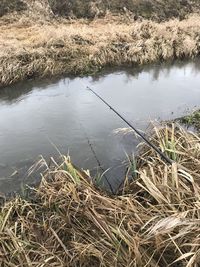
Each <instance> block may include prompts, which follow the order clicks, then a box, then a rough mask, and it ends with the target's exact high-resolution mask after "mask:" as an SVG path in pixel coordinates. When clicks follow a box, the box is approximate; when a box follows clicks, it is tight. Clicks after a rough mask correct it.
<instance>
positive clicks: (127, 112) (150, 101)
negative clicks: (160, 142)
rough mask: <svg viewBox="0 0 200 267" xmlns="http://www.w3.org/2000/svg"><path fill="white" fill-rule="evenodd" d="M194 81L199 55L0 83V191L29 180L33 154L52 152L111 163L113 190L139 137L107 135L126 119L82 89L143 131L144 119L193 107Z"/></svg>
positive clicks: (196, 101)
mask: <svg viewBox="0 0 200 267" xmlns="http://www.w3.org/2000/svg"><path fill="white" fill-rule="evenodd" d="M199 85H200V60H196V61H194V62H185V63H184V62H179V63H174V64H173V65H171V66H170V65H167V64H165V65H154V66H151V67H146V68H143V69H128V70H115V71H112V72H105V73H103V74H101V75H99V76H96V77H88V78H62V79H60V80H51V81H49V80H43V81H38V82H36V81H31V82H24V83H21V84H17V85H15V86H11V87H8V88H4V89H1V90H0V151H1V153H0V191H1V192H10V191H13V190H18V189H19V188H20V185H21V183H32V182H33V183H35V182H36V180H35V177H29V178H28V179H27V177H26V171H27V169H28V168H29V167H30V166H31V165H32V164H33V162H34V161H35V160H36V159H37V157H38V155H43V156H44V157H45V158H46V159H49V158H50V156H58V152H57V150H59V151H60V153H63V154H68V153H69V154H70V156H71V158H72V160H73V162H74V163H75V164H76V165H78V166H79V167H83V168H88V169H91V170H92V171H93V172H95V171H96V167H97V166H98V163H97V159H98V161H99V162H100V163H101V166H102V168H103V169H108V168H109V171H108V172H107V177H109V179H110V181H111V182H112V184H113V187H114V188H116V187H117V186H118V185H119V183H120V181H121V179H122V177H123V175H124V172H125V165H123V161H124V160H125V159H126V154H131V153H134V152H135V150H136V146H137V144H138V142H139V141H140V140H139V139H137V138H136V137H135V136H130V135H129V136H122V135H119V134H118V135H116V134H113V130H115V129H117V128H123V127H126V124H125V123H124V122H123V121H122V120H121V119H120V118H118V117H117V116H116V115H115V114H114V113H113V112H112V111H111V110H110V109H109V108H107V107H106V106H105V105H104V104H103V103H102V102H101V101H100V100H99V99H98V98H97V97H96V96H95V95H93V94H92V93H91V92H90V91H89V90H87V89H86V87H87V86H91V88H93V89H94V90H96V92H98V93H99V94H100V95H101V96H102V97H103V98H105V99H106V101H108V102H109V103H110V104H111V105H112V106H113V107H114V108H116V109H117V110H118V111H119V112H120V113H121V114H123V116H125V117H126V118H127V119H128V120H129V121H130V122H132V123H133V125H134V126H135V127H137V128H138V129H141V130H143V131H145V130H146V128H147V127H148V125H149V122H150V120H168V119H174V118H177V117H180V116H182V115H185V114H187V113H188V112H190V111H191V110H193V109H195V108H197V107H199V106H200V86H199ZM91 146H92V149H91ZM55 147H56V148H55ZM122 166H123V167H122ZM12 174H13V175H12Z"/></svg>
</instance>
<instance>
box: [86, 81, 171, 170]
mask: <svg viewBox="0 0 200 267" xmlns="http://www.w3.org/2000/svg"><path fill="white" fill-rule="evenodd" d="M87 89H88V90H90V91H91V92H92V93H93V94H94V95H96V96H97V97H98V98H99V99H100V100H101V101H102V102H103V103H104V104H105V105H106V106H108V107H109V108H110V109H111V110H112V111H113V112H114V113H115V114H116V115H117V116H118V117H120V118H121V119H122V120H123V121H124V122H125V123H126V124H127V125H128V126H129V127H130V128H131V129H132V130H134V132H136V134H137V135H139V136H140V137H141V138H142V139H143V140H144V141H145V142H146V143H147V144H148V145H149V146H150V147H151V148H153V149H154V150H155V151H156V152H157V153H158V154H159V155H160V157H161V158H162V159H163V160H165V161H166V162H167V163H168V164H170V165H171V164H172V163H173V161H172V160H171V159H170V158H168V157H167V156H166V155H165V154H164V153H163V152H162V151H161V150H160V149H159V148H157V147H156V146H155V145H154V144H153V143H152V142H151V141H149V140H148V139H147V138H146V137H145V136H144V135H143V134H142V133H141V132H140V131H139V130H137V129H136V128H135V127H134V126H133V125H132V124H131V123H130V122H128V121H127V120H126V119H125V118H124V117H123V116H122V115H121V114H120V113H119V112H118V111H116V110H115V109H114V108H113V107H112V106H111V105H110V104H109V103H107V102H106V101H105V100H104V99H103V98H102V97H101V96H100V95H99V94H97V93H96V92H95V91H94V90H92V88H90V87H89V86H87Z"/></svg>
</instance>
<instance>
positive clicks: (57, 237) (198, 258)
mask: <svg viewBox="0 0 200 267" xmlns="http://www.w3.org/2000/svg"><path fill="white" fill-rule="evenodd" d="M151 140H152V142H154V144H155V145H157V146H158V147H159V148H160V149H161V150H162V151H163V152H164V153H165V154H166V155H167V156H168V157H170V158H171V159H172V160H173V161H174V163H173V164H172V165H167V164H166V163H165V162H163V161H162V160H161V159H160V158H159V156H158V155H157V154H156V153H155V152H154V151H152V149H150V148H149V147H147V146H146V145H144V144H142V145H141V146H140V153H139V156H138V158H137V159H135V161H134V163H133V162H132V163H130V166H129V169H128V171H127V175H126V177H125V180H124V185H123V187H122V188H121V190H120V191H119V192H118V194H117V195H110V194H109V193H105V192H102V191H101V190H100V189H98V188H97V187H96V185H95V182H94V180H93V179H92V178H91V176H90V174H89V172H88V171H87V172H86V171H83V170H77V169H76V168H75V167H74V166H73V165H72V163H71V162H70V159H69V158H65V157H63V162H62V164H61V165H58V164H56V163H55V162H54V161H53V162H52V163H51V166H48V165H47V164H46V163H45V162H43V164H44V165H45V166H46V171H45V172H44V173H43V175H42V181H41V184H40V186H39V188H37V189H33V188H32V189H30V190H29V197H28V198H22V197H16V198H14V199H13V200H10V201H7V202H6V203H5V204H4V205H3V206H2V207H1V211H0V263H1V266H2V267H7V266H11V267H12V266H20V267H23V266H24V267H27V266H32V267H36V266H37V267H39V266H44V267H47V266H57V267H61V266H63V267H64V266H87V267H89V266H91V267H93V266H96V267H98V266H101V267H109V266H111V265H112V266H117V267H128V266H130V267H131V266H137V267H138V266H141V267H143V266H154V267H155V266H160V267H165V266H166V267H167V266H183V267H185V266H188V267H189V266H196V267H197V266H199V262H200V225H199V224H200V204H199V203H200V184H199V179H200V168H199V166H200V138H199V136H198V135H196V134H194V133H192V132H187V131H185V130H184V129H182V128H180V127H179V126H175V125H174V124H172V125H168V126H157V127H155V128H154V130H153V132H152V133H151Z"/></svg>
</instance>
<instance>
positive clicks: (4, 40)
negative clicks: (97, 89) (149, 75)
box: [0, 0, 200, 86]
mask: <svg viewBox="0 0 200 267" xmlns="http://www.w3.org/2000/svg"><path fill="white" fill-rule="evenodd" d="M108 2H109V4H108ZM108 2H107V1H64V0H63V1H45V0H43V1H42V0H41V1H36V0H35V1H25V0H24V1H20V0H15V1H2V2H1V3H0V10H1V11H2V13H1V14H0V16H1V17H0V86H5V85H9V84H12V83H15V82H17V81H23V80H26V79H33V78H39V77H51V76H56V75H66V74H74V75H85V74H92V73H94V72H97V71H100V70H101V69H102V68H105V67H108V66H109V67H110V66H111V67H112V66H124V65H125V66H133V65H134V66H137V65H142V64H149V63H152V62H156V61H159V62H160V61H166V60H174V59H184V58H192V57H195V56H197V55H199V51H200V31H199V29H200V16H199V14H198V11H199V8H198V7H199V6H198V5H199V4H198V3H199V1H186V2H185V1H176V4H175V3H174V1H153V0H152V1H148V3H149V4H147V3H146V2H147V1H127V3H126V4H125V2H123V1H122V2H121V1H108ZM172 2H173V3H172ZM183 2H184V3H183ZM92 3H93V4H94V5H95V6H96V7H97V8H98V9H99V10H104V11H105V12H103V11H102V12H100V11H99V12H97V11H96V12H97V14H96V13H94V16H92V15H88V16H87V14H90V11H89V7H91V5H92ZM103 3H104V4H103ZM106 3H107V4H106ZM120 3H121V4H120ZM161 7H163V8H161ZM91 8H92V7H91ZM70 10H71V13H70ZM78 10H79V11H80V12H82V13H80V14H79V13H78ZM81 10H82V11H81ZM94 10H96V9H95V8H94ZM94 10H93V11H94ZM158 10H163V12H164V15H162V12H160V13H159V12H158ZM166 10H168V12H167V11H166ZM147 11H148V12H149V13H148V12H147ZM183 11H184V14H182V15H181V12H183ZM145 12H146V13H148V14H149V16H147V15H145V14H146V13H145ZM194 12H196V13H195V14H194ZM159 14H160V15H159ZM170 14H171V15H170Z"/></svg>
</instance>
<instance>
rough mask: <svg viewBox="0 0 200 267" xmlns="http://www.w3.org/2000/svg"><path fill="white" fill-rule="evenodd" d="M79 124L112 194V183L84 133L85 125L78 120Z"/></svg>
mask: <svg viewBox="0 0 200 267" xmlns="http://www.w3.org/2000/svg"><path fill="white" fill-rule="evenodd" d="M80 125H81V127H82V129H83V132H84V135H85V138H86V139H87V141H88V145H89V148H90V150H91V152H92V154H93V156H94V158H95V160H96V162H97V164H98V166H99V168H100V169H101V171H102V172H103V173H102V176H103V177H105V180H106V182H107V184H108V186H109V188H110V191H111V192H112V194H114V193H115V192H114V190H113V188H112V185H111V183H110V181H109V179H108V177H107V176H106V174H105V173H106V171H105V170H104V168H103V167H102V165H101V162H100V160H99V159H98V157H97V154H96V152H95V150H94V148H93V145H92V143H91V141H90V139H89V137H88V135H87V134H86V131H85V127H84V126H83V124H82V123H81V122H80Z"/></svg>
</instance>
